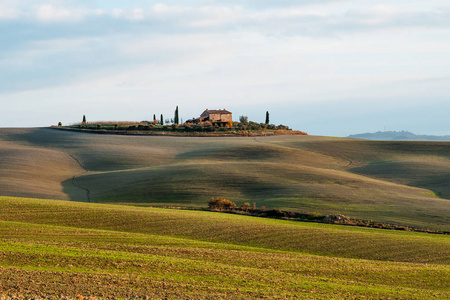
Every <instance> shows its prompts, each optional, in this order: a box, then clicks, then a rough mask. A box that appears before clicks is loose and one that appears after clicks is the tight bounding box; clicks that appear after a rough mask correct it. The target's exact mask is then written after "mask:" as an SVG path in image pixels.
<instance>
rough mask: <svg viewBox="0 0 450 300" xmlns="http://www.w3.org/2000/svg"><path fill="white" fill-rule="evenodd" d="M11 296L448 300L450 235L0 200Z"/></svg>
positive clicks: (1, 261) (3, 278)
mask: <svg viewBox="0 0 450 300" xmlns="http://www.w3.org/2000/svg"><path fill="white" fill-rule="evenodd" d="M0 207H1V208H2V209H1V211H0V236H1V240H0V266H1V267H0V285H1V290H0V296H1V297H3V298H6V299H10V298H15V299H31V298H34V299H35V298H45V299H61V298H64V299H93V298H95V299H149V298H150V299H180V298H183V299H217V298H219V299H220V298H226V299H250V298H255V299H256V298H258V299H261V298H263V299H267V298H270V299H330V298H333V299H361V298H367V299H389V298H395V299H447V298H448V297H450V290H449V286H448V275H449V273H450V268H449V264H450V252H449V251H450V239H448V236H444V235H433V234H424V233H413V232H398V231H390V230H381V229H368V228H355V227H348V226H337V225H325V224H314V223H303V222H292V221H284V220H271V219H265V218H254V217H248V216H237V215H229V214H218V213H212V212H198V211H180V210H167V209H159V208H143V207H131V206H123V205H107V204H93V203H80V202H69V201H58V200H45V199H27V198H13V197H0Z"/></svg>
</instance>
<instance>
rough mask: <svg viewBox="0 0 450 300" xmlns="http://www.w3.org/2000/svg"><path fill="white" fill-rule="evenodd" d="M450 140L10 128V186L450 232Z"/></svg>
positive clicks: (6, 133) (4, 133)
mask: <svg viewBox="0 0 450 300" xmlns="http://www.w3.org/2000/svg"><path fill="white" fill-rule="evenodd" d="M449 157H450V144H449V143H445V142H380V141H364V140H355V139H342V138H330V137H316V136H275V137H257V138H245V137H236V138H234V137H224V138H193V137H158V136H154V137H149V136H115V135H98V134H86V133H77V132H66V131H58V130H52V129H45V128H42V129H38V128H36V129H1V130H0V166H1V169H0V195H3V196H15V197H34V198H43V199H61V200H73V201H83V202H93V203H116V204H128V205H130V204H131V205H138V206H159V207H164V206H183V207H205V206H206V202H207V201H208V200H209V199H210V198H211V197H216V196H220V197H226V198H229V199H230V200H232V201H234V202H236V203H238V204H239V203H243V202H250V203H253V202H256V205H257V206H258V207H261V206H263V205H264V206H266V207H267V208H268V209H271V208H278V209H286V210H296V211H301V212H317V213H321V214H332V213H333V214H334V213H341V214H345V215H347V216H350V217H355V218H362V219H371V220H376V221H380V222H387V223H392V224H399V225H408V226H412V227H419V228H430V229H433V230H446V231H450V202H449V201H450V200H449V199H450V185H448V182H449V180H450V160H449Z"/></svg>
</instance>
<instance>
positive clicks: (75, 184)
mask: <svg viewBox="0 0 450 300" xmlns="http://www.w3.org/2000/svg"><path fill="white" fill-rule="evenodd" d="M69 156H70V157H71V158H72V159H73V160H75V161H76V162H77V163H78V165H80V167H82V168H83V170H84V172H83V173H82V175H83V174H87V173H89V170H88V169H87V168H86V167H85V166H84V165H83V163H82V162H81V161H80V160H79V159H78V158H76V157H75V156H74V155H72V154H69ZM78 176H79V175H78ZM78 176H77V175H74V176H73V177H72V184H73V185H74V186H76V187H77V188H79V189H82V190H84V191H85V192H86V197H87V201H88V202H89V203H90V202H91V191H90V190H89V189H87V188H84V187H82V186H81V185H79V184H77V183H76V182H75V180H76V178H77V177H78Z"/></svg>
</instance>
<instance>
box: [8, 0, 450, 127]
mask: <svg viewBox="0 0 450 300" xmlns="http://www.w3.org/2000/svg"><path fill="white" fill-rule="evenodd" d="M11 2H12V1H3V0H0V26H1V29H2V32H3V34H2V36H1V37H0V40H1V46H0V55H1V56H0V58H1V59H0V66H1V68H2V70H4V71H3V72H2V73H1V75H0V78H1V81H0V97H1V99H2V102H1V103H2V105H1V111H2V116H3V117H2V118H1V119H0V127H42V126H49V125H52V124H57V123H58V122H62V123H63V124H70V123H75V122H80V121H81V118H82V116H83V115H86V117H87V118H88V121H101V120H118V121H120V120H129V121H141V120H148V119H151V118H152V116H153V114H156V115H158V116H159V115H160V114H164V117H165V118H170V117H172V116H173V112H174V110H175V107H176V106H177V105H178V106H179V108H180V117H182V118H183V119H184V120H186V119H188V118H192V117H195V116H198V115H200V113H201V112H202V111H203V110H204V109H207V108H209V109H223V108H226V109H228V110H230V111H232V112H233V117H234V119H235V120H237V119H238V118H239V116H240V115H246V116H248V117H249V119H250V120H254V121H257V122H263V121H264V118H265V112H266V111H269V112H270V117H271V122H272V123H276V124H284V125H288V126H290V127H291V128H293V129H297V130H302V131H305V132H308V133H309V134H314V135H326V136H348V135H350V134H357V133H365V132H377V131H401V130H406V131H410V132H413V133H415V134H429V135H450V124H449V122H448V121H447V120H448V117H447V115H446V112H447V111H448V110H449V109H450V101H448V100H449V95H450V91H449V89H448V85H449V83H450V66H449V65H450V58H449V57H448V53H449V50H450V18H449V17H450V3H448V1H443V0H430V1H426V2H424V1H418V0H413V1H404V0H403V1H399V0H393V1H389V2H388V1H356V0H345V1H344V0H321V1H306V0H300V1H292V0H282V1H254V0H252V1H243V2H242V1H233V0H228V1H214V0H209V1H206V0H204V1H201V0H198V1H189V2H188V3H186V2H185V1H165V2H164V3H162V2H159V1H126V2H124V1H73V0H53V1H31V0H18V1H13V2H12V3H11Z"/></svg>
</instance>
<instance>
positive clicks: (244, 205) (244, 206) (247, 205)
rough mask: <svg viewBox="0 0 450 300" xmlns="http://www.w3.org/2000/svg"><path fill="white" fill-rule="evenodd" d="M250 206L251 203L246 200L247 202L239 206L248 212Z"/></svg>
mask: <svg viewBox="0 0 450 300" xmlns="http://www.w3.org/2000/svg"><path fill="white" fill-rule="evenodd" d="M249 207H250V203H247V202H246V203H244V204H242V205H241V206H239V209H240V210H242V211H245V212H247V211H248V208H249Z"/></svg>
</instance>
